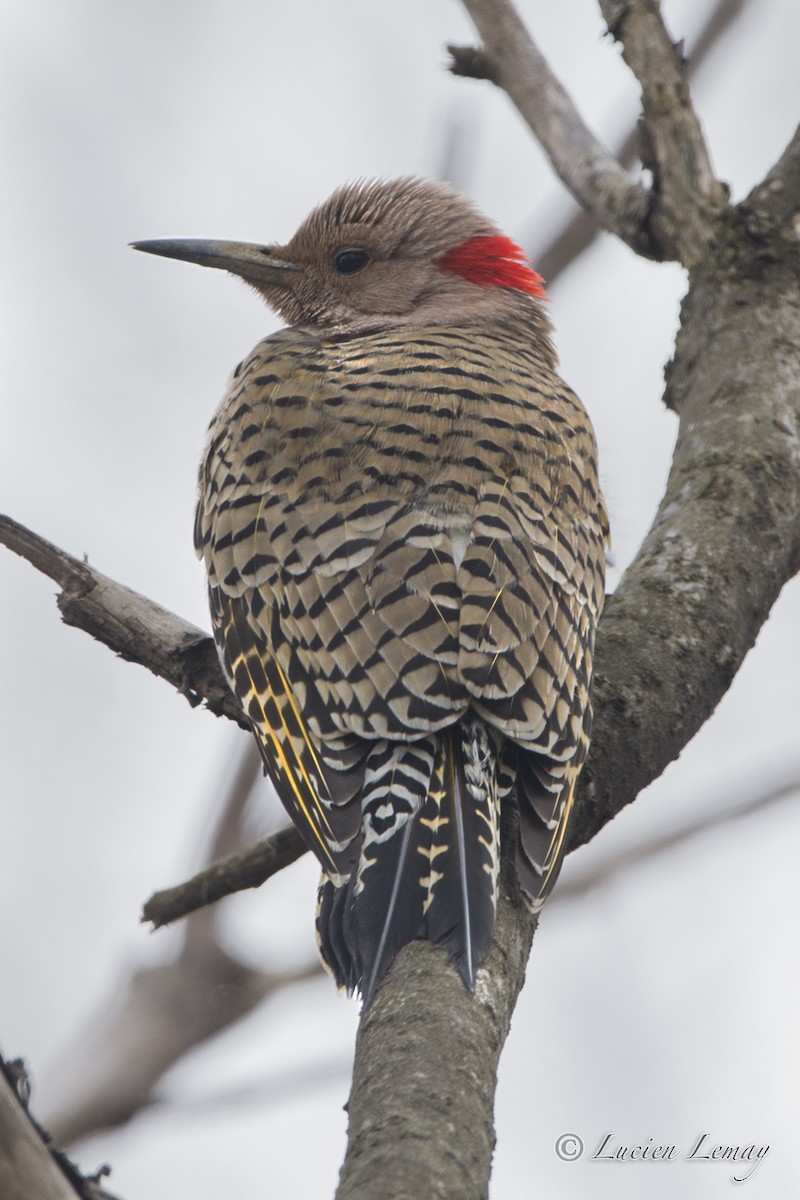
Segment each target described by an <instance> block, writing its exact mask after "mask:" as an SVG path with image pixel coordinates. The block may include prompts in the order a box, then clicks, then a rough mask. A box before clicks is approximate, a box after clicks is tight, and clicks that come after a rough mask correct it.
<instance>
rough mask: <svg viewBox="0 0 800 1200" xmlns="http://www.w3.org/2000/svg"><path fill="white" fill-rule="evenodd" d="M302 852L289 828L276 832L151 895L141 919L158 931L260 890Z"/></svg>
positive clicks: (302, 846) (300, 843)
mask: <svg viewBox="0 0 800 1200" xmlns="http://www.w3.org/2000/svg"><path fill="white" fill-rule="evenodd" d="M306 850H307V847H306V844H305V842H304V841H303V839H302V838H301V837H300V834H299V833H298V832H297V830H296V829H295V827H294V826H293V825H290V826H287V828H286V829H279V830H278V832H277V833H271V834H270V835H269V836H268V837H265V838H261V840H260V841H258V842H256V844H255V845H254V846H250V847H248V849H247V850H242V851H239V852H238V853H236V854H229V855H228V856H227V858H223V859H220V861H219V862H216V863H212V865H211V866H210V867H206V868H205V870H203V871H199V872H198V874H197V875H193V876H192V878H191V879H188V880H187V881H186V882H185V883H179V884H177V885H176V886H175V887H170V888H164V889H163V890H162V891H160V892H155V893H154V894H153V895H152V896H151V897H150V899H149V900H148V901H147V902H146V903H145V905H144V908H143V909H142V920H143V921H151V922H152V924H153V928H154V929H158V928H160V927H161V926H162V925H169V924H170V922H172V921H177V920H178V919H179V918H180V917H185V916H186V915H187V914H188V913H191V912H194V911H195V910H196V909H198V908H202V907H204V906H205V905H207V904H213V903H214V902H215V901H216V900H221V899H222V898H223V897H224V896H230V895H232V894H233V893H234V892H241V891H244V889H245V888H257V887H261V884H262V883H265V882H266V881H267V880H268V879H269V878H270V877H271V876H272V875H276V874H277V873H278V871H282V870H283V868H284V867H288V866H289V865H290V864H291V863H293V862H296V861H297V859H298V858H301V857H302V855H304V854H305V853H306Z"/></svg>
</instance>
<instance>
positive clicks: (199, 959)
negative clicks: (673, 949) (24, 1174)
mask: <svg viewBox="0 0 800 1200" xmlns="http://www.w3.org/2000/svg"><path fill="white" fill-rule="evenodd" d="M319 973H320V967H319V963H317V962H313V963H310V964H308V965H306V966H303V967H300V968H298V969H297V970H295V971H281V972H274V973H273V972H269V971H258V970H255V969H254V968H252V967H250V966H247V965H246V964H244V963H242V962H240V961H239V960H238V959H236V958H234V957H233V956H232V955H230V954H228V953H227V952H226V951H225V950H224V949H223V948H222V947H221V946H220V945H219V944H217V943H216V942H215V941H213V940H212V939H206V943H205V946H204V948H203V949H202V952H200V948H199V947H198V946H194V947H190V946H189V945H188V943H187V944H186V945H185V946H184V949H183V951H182V953H181V954H180V955H179V956H178V958H177V959H175V960H174V961H172V962H167V963H161V964H159V965H158V966H156V967H148V968H142V969H140V970H137V971H134V972H132V973H131V975H130V976H129V977H128V979H127V980H125V981H124V982H123V985H122V989H121V993H120V995H119V996H118V998H117V999H116V1000H115V1002H114V1003H113V1004H111V1005H110V1006H109V1005H106V1006H104V1010H103V1012H102V1014H99V1015H98V1016H97V1017H96V1018H95V1019H94V1020H93V1021H92V1025H91V1027H90V1029H89V1030H87V1032H86V1034H85V1036H84V1038H83V1039H82V1046H81V1050H82V1053H81V1062H80V1070H79V1071H78V1072H75V1071H72V1072H71V1077H70V1086H69V1090H68V1094H67V1095H65V1096H64V1097H63V1099H61V1100H60V1101H59V1102H57V1103H56V1104H54V1105H53V1107H52V1109H51V1111H50V1112H49V1113H48V1114H47V1117H46V1120H47V1124H48V1127H49V1128H50V1129H52V1131H53V1133H54V1135H55V1136H56V1137H57V1138H58V1139H59V1140H60V1141H62V1142H63V1143H64V1144H66V1145H69V1144H71V1143H74V1142H75V1141H77V1140H78V1139H79V1138H83V1137H86V1136H88V1135H89V1134H91V1133H94V1132H96V1131H97V1130H98V1129H109V1128H113V1127H115V1126H118V1125H122V1124H125V1122H127V1121H129V1120H130V1119H131V1118H132V1117H134V1116H135V1115H136V1113H137V1112H140V1111H141V1109H142V1108H144V1107H145V1106H146V1105H148V1104H149V1103H151V1102H152V1099H153V1096H154V1094H155V1089H156V1087H157V1085H158V1083H159V1081H160V1080H161V1079H162V1078H163V1076H164V1075H165V1073H166V1072H167V1071H168V1070H169V1068H170V1067H171V1066H173V1064H174V1063H176V1062H177V1061H178V1060H179V1059H180V1058H182V1057H183V1055H185V1054H187V1053H188V1052H189V1051H190V1050H192V1049H193V1048H194V1047H196V1046H198V1045H199V1044H200V1043H202V1042H204V1041H207V1040H208V1039H209V1038H211V1037H214V1036H215V1035H216V1034H218V1033H220V1032H221V1031H222V1030H223V1029H226V1028H228V1027H229V1026H230V1025H233V1024H234V1023H235V1022H236V1021H239V1020H241V1019H242V1018H243V1017H245V1016H247V1014H248V1013H250V1012H252V1010H253V1009H254V1008H255V1007H256V1006H257V1005H259V1004H261V1003H263V1002H264V1001H265V1000H266V999H267V998H268V997H269V996H271V995H274V994H275V993H276V992H278V991H279V990H281V989H282V988H284V987H288V986H289V985H291V984H293V983H297V982H299V981H300V980H303V979H308V978H311V977H312V976H315V975H318V974H319Z"/></svg>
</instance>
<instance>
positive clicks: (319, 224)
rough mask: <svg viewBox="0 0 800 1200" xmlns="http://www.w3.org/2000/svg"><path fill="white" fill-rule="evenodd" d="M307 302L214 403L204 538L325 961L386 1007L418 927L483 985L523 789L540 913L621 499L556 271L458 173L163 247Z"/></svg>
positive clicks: (528, 857)
mask: <svg viewBox="0 0 800 1200" xmlns="http://www.w3.org/2000/svg"><path fill="white" fill-rule="evenodd" d="M136 247H137V248H138V249H140V250H145V251H147V252H149V253H152V254H160V255H165V256H167V257H170V258H178V259H184V260H186V261H189V262H194V263H200V264H202V265H204V266H208V267H217V268H221V269H223V270H226V271H229V272H231V273H232V274H234V275H238V276H239V277H240V278H242V279H244V280H245V281H246V282H247V283H248V284H250V285H251V286H252V287H253V288H255V290H256V291H257V292H259V293H260V294H261V296H262V297H263V298H264V299H265V300H266V302H267V304H268V305H269V306H270V307H271V308H273V309H275V310H276V311H277V312H278V313H279V314H280V315H281V316H282V317H283V318H284V320H285V321H286V322H287V326H288V327H287V328H285V329H282V330H281V331H280V332H278V333H275V334H272V335H271V336H270V337H267V338H265V339H264V340H263V341H262V342H260V343H259V344H258V345H257V346H256V348H255V349H254V350H253V352H252V353H251V354H250V355H249V356H248V357H247V358H246V359H245V360H244V361H243V362H241V363H240V364H239V366H237V367H236V369H235V371H234V372H233V376H232V378H231V380H230V384H229V387H228V391H227V394H226V396H225V398H224V400H223V402H222V405H221V406H220V408H219V410H218V411H217V413H216V415H215V417H214V419H213V421H212V422H211V427H210V432H209V439H208V445H207V449H206V452H205V456H204V459H203V463H202V467H201V471H200V498H199V503H198V507H197V518H196V526H195V545H196V548H197V552H198V555H199V556H200V557H201V558H202V559H203V561H204V563H205V567H206V571H207V574H208V588H209V595H210V604H211V615H212V621H213V628H214V637H215V639H216V643H217V647H218V650H219V654H220V658H221V661H222V664H223V667H224V670H225V673H226V675H227V677H228V680H229V681H230V684H231V687H232V688H233V690H234V691H235V693H236V695H237V696H238V698H239V700H240V701H241V703H242V706H243V708H244V711H245V712H246V713H247V715H248V717H249V718H250V721H251V722H252V726H253V730H254V732H255V736H256V739H257V741H258V745H259V748H260V751H261V754H262V756H263V760H264V764H265V769H266V772H267V774H268V775H269V776H270V778H271V779H272V782H273V783H274V785H275V787H276V789H277V791H278V794H279V795H280V797H281V799H282V801H283V803H284V805H285V806H286V808H287V809H288V811H289V814H290V815H291V817H292V819H293V821H294V822H295V824H296V825H297V826H298V828H299V830H300V832H301V833H302V835H303V837H304V838H305V840H306V842H307V843H308V845H309V847H310V848H311V849H312V850H313V851H314V853H315V854H316V855H317V857H318V859H319V861H320V863H321V865H322V870H323V876H322V883H321V885H320V892H319V904H318V911H317V930H318V940H319V945H320V951H321V955H322V958H323V960H324V962H325V963H326V964H327V965H328V967H329V968H330V970H331V971H332V973H333V975H334V976H335V978H336V980H337V982H338V983H339V985H340V986H345V987H346V988H347V989H348V990H350V991H353V990H357V991H359V992H360V993H361V995H362V997H363V999H364V1002H365V1004H369V1003H370V1002H371V1000H372V998H373V996H374V994H375V991H376V988H377V987H378V985H379V984H380V981H381V979H382V978H383V976H384V974H385V972H386V971H387V969H388V967H389V966H390V964H391V962H392V960H393V959H394V957H395V955H396V954H397V952H398V951H399V950H400V948H401V947H402V946H404V945H405V944H406V943H408V942H410V941H411V940H413V939H415V938H420V937H421V938H429V939H430V940H431V941H433V942H439V943H443V944H444V945H445V946H446V948H447V950H448V952H449V954H450V958H451V960H452V961H453V963H454V964H455V966H456V968H457V970H458V971H459V973H460V974H461V977H462V978H463V980H464V982H465V983H466V984H467V986H468V987H473V985H474V982H475V975H476V971H477V969H478V967H479V966H480V964H481V962H482V961H483V960H484V958H485V957H486V954H487V953H488V950H489V947H490V945H491V941H492V935H493V930H494V920H495V907H496V892H497V879H498V862H499V833H498V827H499V806H500V804H501V802H506V803H510V802H512V800H511V799H510V798H511V797H516V803H517V805H518V810H519V834H518V847H517V864H518V875H519V881H520V884H521V887H522V891H523V893H524V894H525V896H526V898H527V900H528V902H529V903H530V904H531V905H532V906H533V907H534V908H535V909H538V908H539V907H540V906H541V904H542V903H543V901H544V898H545V896H546V895H547V893H548V892H549V890H550V888H551V886H552V884H553V882H554V880H555V877H556V874H557V872H558V869H559V865H560V861H561V857H562V854H563V850H564V841H565V833H566V828H567V822H568V820H569V815H570V810H571V807H572V802H573V796H574V792H575V782H576V779H577V777H578V774H579V772H580V770H581V767H582V765H583V762H584V760H585V758H586V752H587V749H588V745H589V736H590V731H591V721H592V710H591V699H590V687H591V676H592V654H593V646H594V636H595V627H596V624H597V620H598V617H599V615H600V611H601V608H602V604H603V594H604V587H603V580H604V565H605V559H604V545H605V541H606V538H607V533H608V525H607V518H606V514H605V509H604V505H603V499H602V496H601V493H600V488H599V484H598V475H597V452H596V445H595V439H594V434H593V431H592V428H591V425H590V422H589V419H588V417H587V415H586V412H585V410H584V408H583V406H582V405H581V403H580V401H579V400H578V398H577V397H576V396H575V395H574V394H573V393H572V392H571V391H570V390H569V388H568V387H567V386H566V385H565V384H564V383H563V382H562V380H561V379H560V378H559V376H558V374H557V372H556V366H557V360H556V355H555V351H554V349H553V345H552V342H551V340H550V332H551V327H550V322H549V320H548V317H547V314H546V309H545V303H544V301H545V296H544V292H543V289H542V280H541V279H540V277H539V276H538V275H537V274H536V273H535V272H534V271H533V270H532V268H531V267H530V265H529V264H528V262H527V261H526V259H525V256H524V254H523V252H522V251H521V250H520V249H519V247H518V246H517V245H515V244H514V242H513V241H512V240H511V239H509V238H507V237H505V236H503V234H502V233H501V232H500V230H499V229H498V228H497V227H496V226H495V225H494V224H492V222H491V221H489V220H487V219H486V218H485V217H484V216H483V215H482V214H481V213H480V212H479V211H478V210H477V209H476V208H474V207H473V205H472V204H471V203H469V202H468V201H467V200H465V199H464V198H463V197H461V196H459V195H458V194H457V193H455V192H454V191H452V190H451V189H450V188H449V187H447V186H445V185H443V184H439V183H430V182H425V181H422V180H419V179H414V178H403V179H397V180H392V181H388V182H386V181H380V182H366V183H363V182H362V183H357V184H355V185H353V186H348V187H343V188H341V189H339V190H338V191H336V192H335V193H334V194H333V195H332V196H331V197H330V199H329V200H327V201H326V202H325V203H324V204H322V205H321V206H320V207H318V208H317V209H315V210H314V211H313V212H312V213H311V215H310V216H309V217H308V218H307V219H306V220H305V221H304V223H303V224H302V225H301V226H300V228H299V230H298V231H297V233H296V234H295V235H294V237H293V238H292V239H291V241H289V242H288V243H287V244H286V245H269V246H259V245H250V244H245V243H237V242H215V241H183V240H180V241H154V242H139V243H136Z"/></svg>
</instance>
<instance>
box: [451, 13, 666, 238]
mask: <svg viewBox="0 0 800 1200" xmlns="http://www.w3.org/2000/svg"><path fill="white" fill-rule="evenodd" d="M463 3H464V6H465V8H466V9H467V11H468V12H469V14H470V16H471V17H472V19H473V21H474V23H475V26H476V28H477V30H478V33H479V34H480V37H481V40H482V42H483V48H482V50H481V51H480V52H477V53H476V51H474V50H466V51H465V50H463V49H462V48H460V47H456V46H450V47H448V49H449V51H450V53H451V55H452V57H453V65H452V67H451V69H452V70H454V71H455V73H456V74H459V73H460V74H471V75H475V74H478V73H480V74H481V76H482V77H483V78H491V79H492V80H493V82H495V83H496V84H497V85H498V86H499V87H501V88H502V89H503V90H504V91H505V92H507V93H508V96H509V98H510V99H511V100H512V102H513V103H514V104H515V105H516V107H517V108H518V110H519V112H520V114H521V116H522V117H523V118H524V119H525V121H527V123H528V125H529V126H530V128H531V130H532V132H533V134H534V136H535V137H536V138H537V139H538V140H539V141H540V142H541V144H542V146H543V148H544V150H545V152H546V154H547V156H548V157H549V159H550V161H551V163H552V164H553V167H554V169H555V171H556V172H557V173H558V175H559V176H560V178H561V180H562V181H563V183H564V184H565V186H566V187H567V188H569V190H570V191H571V192H572V194H573V195H574V196H575V198H576V200H577V201H578V202H579V203H580V204H581V205H582V206H583V207H584V208H586V209H588V211H589V212H591V213H592V214H593V216H594V217H595V219H596V220H597V222H598V224H600V225H602V227H603V228H604V229H607V230H609V232H611V233H615V234H616V235H617V236H618V237H620V238H621V239H622V240H623V241H624V242H627V244H628V245H629V246H632V247H633V249H634V250H636V251H637V252H638V253H639V254H643V255H645V256H647V257H650V258H652V257H660V254H659V251H658V247H656V246H655V245H654V244H653V242H652V239H651V237H650V234H649V230H648V226H647V218H648V213H649V209H650V203H651V196H650V194H649V192H648V191H647V189H646V188H644V187H642V186H641V185H640V184H638V183H636V182H635V181H634V180H633V179H631V178H630V176H629V175H628V174H627V172H626V171H625V170H623V168H622V167H621V166H620V164H619V163H618V162H617V160H616V159H615V158H614V156H613V155H612V154H610V153H609V152H608V150H607V149H606V148H605V146H603V145H602V143H601V142H600V141H599V139H598V138H597V137H595V135H594V134H593V133H592V132H591V130H590V129H589V128H588V126H587V125H586V124H585V122H584V121H583V118H582V117H581V116H580V114H579V112H578V110H577V108H576V107H575V104H574V103H573V101H572V99H571V97H570V96H569V94H568V93H567V92H566V91H565V89H564V87H563V86H562V85H561V83H560V82H559V80H558V79H557V78H556V76H555V75H554V73H553V71H552V70H551V69H550V66H549V65H548V63H547V60H546V59H545V57H544V55H543V54H542V52H541V51H540V49H539V47H538V46H537V45H536V43H535V42H534V41H533V39H532V38H531V36H530V34H529V33H528V31H527V29H526V28H525V26H524V25H523V23H522V21H521V20H520V18H519V15H518V14H517V12H516V10H515V8H514V6H513V4H511V3H510V0H463Z"/></svg>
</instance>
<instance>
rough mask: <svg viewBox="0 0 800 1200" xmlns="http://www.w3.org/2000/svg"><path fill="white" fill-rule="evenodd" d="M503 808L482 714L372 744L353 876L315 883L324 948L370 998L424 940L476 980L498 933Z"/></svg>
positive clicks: (342, 975)
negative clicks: (401, 956)
mask: <svg viewBox="0 0 800 1200" xmlns="http://www.w3.org/2000/svg"><path fill="white" fill-rule="evenodd" d="M498 814H499V803H498V794H497V783H496V763H495V752H494V746H493V744H492V742H491V740H490V737H489V734H488V732H487V730H486V726H485V725H484V724H483V722H482V721H480V720H479V719H478V718H473V717H467V718H465V719H464V720H463V721H462V722H460V723H459V724H458V725H457V726H455V727H454V728H452V729H449V730H446V731H445V732H444V733H441V734H438V735H430V736H429V737H425V738H421V739H419V741H416V742H413V743H410V744H409V743H399V744H398V743H392V742H381V743H378V744H376V746H375V747H374V748H373V749H372V750H371V752H370V754H369V757H368V759H367V764H366V772H365V777H364V788H363V792H362V829H361V835H360V838H361V846H360V855H359V861H358V865H357V867H356V869H355V870H354V871H353V873H352V874H351V876H350V879H349V880H348V881H347V882H345V883H343V884H341V885H340V886H336V885H335V884H334V882H333V881H332V880H330V879H325V880H324V881H323V883H322V886H321V888H320V895H319V908H318V914H317V933H318V938H319V944H320V952H321V954H322V958H323V960H324V961H325V962H326V963H327V965H328V966H329V967H330V969H331V971H332V972H333V974H334V976H335V977H336V980H337V983H338V984H339V985H340V986H341V987H346V988H347V989H348V990H349V991H354V990H356V989H357V990H358V991H360V992H361V995H362V998H363V1000H364V1004H365V1006H367V1005H369V1004H370V1003H371V1002H372V999H373V997H374V995H375V991H376V989H377V987H378V985H379V984H380V982H381V980H382V978H383V976H384V975H385V973H386V971H387V970H388V968H389V966H390V965H391V963H392V961H393V960H394V958H395V956H396V954H397V953H398V951H399V950H400V949H401V948H402V947H403V946H405V945H406V944H407V943H408V942H410V941H413V940H414V939H415V938H418V937H422V938H429V939H430V940H431V941H433V942H440V943H442V944H443V945H444V946H445V947H446V948H447V951H448V953H449V955H450V958H451V960H452V961H453V963H454V964H455V966H456V968H457V970H458V972H459V974H460V975H461V978H462V979H463V980H464V982H465V984H466V985H467V987H469V988H472V987H473V986H474V983H475V974H476V972H477V969H478V967H479V966H480V964H481V962H482V961H483V959H484V958H485V957H486V955H487V953H488V951H489V947H490V945H491V942H492V934H493V932H494V919H495V908H496V893H497V875H498V864H499V844H498V839H499V833H498Z"/></svg>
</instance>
